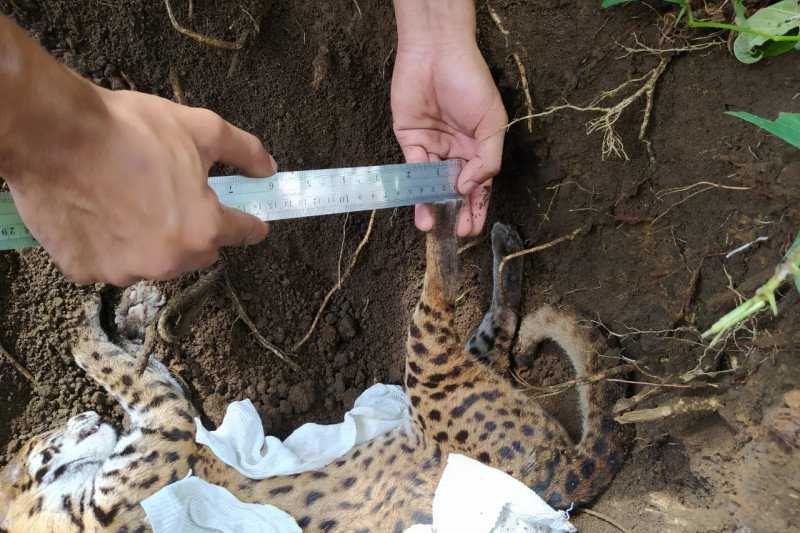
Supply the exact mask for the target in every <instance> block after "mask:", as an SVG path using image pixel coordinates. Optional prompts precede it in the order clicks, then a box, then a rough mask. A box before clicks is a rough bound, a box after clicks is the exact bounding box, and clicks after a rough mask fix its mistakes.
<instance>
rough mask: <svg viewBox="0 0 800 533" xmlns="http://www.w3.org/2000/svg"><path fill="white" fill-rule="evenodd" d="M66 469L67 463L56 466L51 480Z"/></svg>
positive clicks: (55, 478)
mask: <svg viewBox="0 0 800 533" xmlns="http://www.w3.org/2000/svg"><path fill="white" fill-rule="evenodd" d="M66 471H67V465H61V466H59V467H58V468H56V469H55V471H54V472H53V479H52V481H55V480H57V479H58V478H60V477H61V476H62V475H64V472H66Z"/></svg>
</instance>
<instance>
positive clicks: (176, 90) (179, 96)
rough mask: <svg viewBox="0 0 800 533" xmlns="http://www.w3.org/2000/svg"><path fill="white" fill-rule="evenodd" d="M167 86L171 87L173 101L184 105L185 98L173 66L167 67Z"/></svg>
mask: <svg viewBox="0 0 800 533" xmlns="http://www.w3.org/2000/svg"><path fill="white" fill-rule="evenodd" d="M169 84H170V85H171V86H172V95H173V96H174V97H175V101H176V102H178V103H179V104H181V105H184V104H185V103H186V97H185V96H184V95H183V88H182V87H181V80H180V79H179V78H178V72H177V71H176V70H175V66H174V65H170V67H169Z"/></svg>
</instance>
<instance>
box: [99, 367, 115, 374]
mask: <svg viewBox="0 0 800 533" xmlns="http://www.w3.org/2000/svg"><path fill="white" fill-rule="evenodd" d="M100 371H101V372H102V373H103V374H110V373H111V372H112V370H111V367H110V366H104V367H103V368H101V369H100Z"/></svg>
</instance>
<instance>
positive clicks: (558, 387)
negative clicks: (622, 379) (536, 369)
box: [512, 364, 636, 400]
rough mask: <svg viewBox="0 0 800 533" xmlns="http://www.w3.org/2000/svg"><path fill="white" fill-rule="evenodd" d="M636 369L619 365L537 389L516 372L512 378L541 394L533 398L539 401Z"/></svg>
mask: <svg viewBox="0 0 800 533" xmlns="http://www.w3.org/2000/svg"><path fill="white" fill-rule="evenodd" d="M635 368H636V367H635V366H634V365H630V364H625V365H618V366H615V367H612V368H609V369H608V370H604V371H602V372H597V373H596V374H592V375H591V376H584V377H582V378H576V379H571V380H569V381H564V382H563V383H557V384H555V385H548V386H547V387H537V386H535V385H531V384H530V383H528V382H527V381H526V380H525V378H523V377H522V376H520V375H519V374H518V373H517V372H515V371H512V376H513V377H514V379H516V380H517V381H518V382H519V383H520V384H521V385H522V386H523V388H524V389H527V390H530V391H537V392H539V393H540V394H537V395H535V396H531V398H532V399H534V400H538V399H540V398H546V397H548V396H556V395H558V394H562V393H564V392H566V391H568V390H570V389H571V388H573V387H576V386H578V385H587V384H590V383H597V382H598V381H614V380H613V379H611V378H612V377H613V376H618V375H620V374H625V373H626V372H630V371H631V370H634V369H635Z"/></svg>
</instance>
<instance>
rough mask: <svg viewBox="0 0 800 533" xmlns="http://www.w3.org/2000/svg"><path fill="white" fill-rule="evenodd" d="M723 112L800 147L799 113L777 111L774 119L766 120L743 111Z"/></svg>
mask: <svg viewBox="0 0 800 533" xmlns="http://www.w3.org/2000/svg"><path fill="white" fill-rule="evenodd" d="M725 114H726V115H730V116H732V117H736V118H740V119H742V120H746V121H747V122H749V123H751V124H755V125H756V126H758V127H759V128H761V129H763V130H766V131H768V132H770V133H771V134H773V135H775V136H777V137H780V138H781V139H783V140H784V141H786V142H787V143H789V144H791V145H792V146H794V147H795V148H800V113H779V114H778V118H777V119H775V120H767V119H765V118H761V117H759V116H756V115H753V114H750V113H746V112H744V111H728V112H726V113H725Z"/></svg>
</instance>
